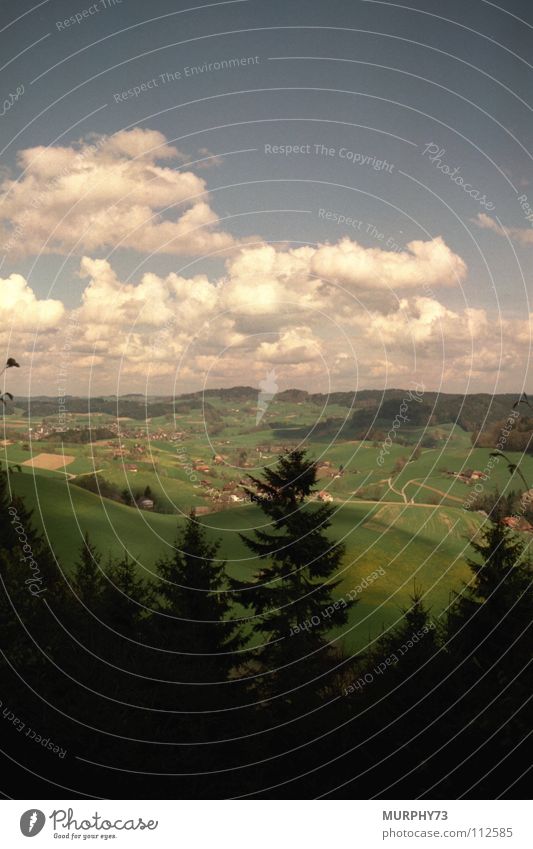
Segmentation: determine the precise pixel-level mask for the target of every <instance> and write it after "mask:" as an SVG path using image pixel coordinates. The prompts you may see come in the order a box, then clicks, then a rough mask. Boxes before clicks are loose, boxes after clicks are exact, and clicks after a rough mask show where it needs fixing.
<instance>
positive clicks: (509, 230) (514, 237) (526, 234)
mask: <svg viewBox="0 0 533 849" xmlns="http://www.w3.org/2000/svg"><path fill="white" fill-rule="evenodd" d="M472 220H473V222H474V223H475V224H477V226H478V227H481V229H482V230H491V231H492V232H493V233H497V234H498V236H507V237H509V239H511V241H512V242H518V243H519V244H521V245H533V228H531V227H502V226H501V225H500V224H498V222H497V221H495V220H494V218H491V217H490V216H489V215H485V213H484V212H480V213H478V215H477V216H476V218H474V219H472Z"/></svg>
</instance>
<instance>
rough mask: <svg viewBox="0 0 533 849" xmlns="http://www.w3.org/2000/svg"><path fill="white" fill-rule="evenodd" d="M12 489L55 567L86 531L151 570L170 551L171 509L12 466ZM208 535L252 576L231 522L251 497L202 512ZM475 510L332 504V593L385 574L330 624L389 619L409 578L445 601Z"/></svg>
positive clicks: (354, 631)
mask: <svg viewBox="0 0 533 849" xmlns="http://www.w3.org/2000/svg"><path fill="white" fill-rule="evenodd" d="M11 480H12V485H13V488H14V490H15V491H16V492H17V494H19V495H21V496H23V497H24V498H25V499H26V501H27V502H28V504H30V505H32V506H33V508H34V520H35V522H36V524H37V525H38V526H40V527H42V528H43V530H44V531H45V533H46V535H47V538H48V540H49V542H50V544H51V546H52V548H53V550H54V552H55V553H56V555H57V557H58V559H59V561H60V563H61V565H62V567H63V568H64V569H65V570H66V571H67V572H68V571H70V569H71V568H72V565H73V562H75V555H73V552H76V551H77V550H78V549H79V547H80V545H81V543H82V539H83V534H84V533H85V531H88V532H89V534H90V536H91V539H92V540H93V541H94V542H95V543H96V544H97V546H98V548H99V550H100V551H101V552H103V553H105V554H106V555H107V554H111V555H113V556H118V555H120V554H122V553H123V551H124V550H126V551H127V552H128V553H129V555H130V556H131V557H133V558H134V559H135V560H136V562H137V564H138V568H139V569H140V570H143V572H144V573H145V574H146V575H148V576H149V575H151V574H153V569H154V564H155V561H156V560H157V557H158V556H159V555H163V554H165V553H168V552H169V551H170V546H171V544H172V542H173V540H174V538H175V536H176V532H177V528H178V525H179V523H180V521H181V520H180V519H179V518H178V517H174V516H164V515H159V514H156V513H148V512H143V511H139V510H137V509H136V508H129V507H126V506H124V505H121V504H117V503H115V502H113V501H109V500H108V499H100V498H99V497H98V495H95V494H93V493H90V492H85V491H84V490H81V489H80V488H79V487H75V486H72V484H69V483H68V482H67V481H65V480H58V479H52V478H51V477H49V476H44V475H35V476H33V475H31V474H27V473H26V472H24V473H23V474H22V475H21V474H19V473H18V472H14V473H12V475H11ZM201 521H202V522H203V523H204V525H205V526H206V528H208V531H209V533H210V535H212V537H213V538H216V539H220V540H221V542H222V545H221V557H223V558H224V559H225V560H227V563H228V572H229V573H230V574H231V575H233V576H235V577H239V578H241V579H242V580H246V581H250V582H251V583H252V582H253V576H254V573H255V571H256V569H257V562H256V561H255V560H254V559H253V558H250V555H249V552H248V550H247V548H246V547H245V545H244V544H243V542H242V541H241V539H240V537H239V535H238V531H243V532H244V533H246V531H247V530H249V529H251V528H253V527H255V526H257V525H259V524H262V523H263V517H262V514H261V513H260V512H259V511H258V510H257V508H255V507H252V506H251V505H248V506H243V507H239V508H237V509H234V510H228V511H221V512H219V513H214V514H212V515H209V516H205V517H202V519H201ZM480 523H481V519H480V517H478V516H477V515H475V514H471V513H469V514H467V513H465V512H464V511H462V510H460V509H457V508H454V507H450V508H448V507H446V508H442V507H441V508H431V507H421V506H417V505H405V504H360V503H349V504H345V505H343V504H339V505H338V507H337V509H336V512H335V517H334V521H333V525H332V528H331V537H332V539H335V540H343V541H344V543H345V546H346V556H345V558H344V562H343V567H342V571H341V573H340V575H339V576H338V577H339V578H340V579H341V584H340V586H339V587H338V588H337V590H336V593H337V595H338V596H343V595H345V594H347V593H349V592H350V591H351V590H353V589H354V588H355V587H357V586H358V585H359V584H360V583H361V581H362V580H363V579H364V578H367V577H368V576H369V575H370V574H371V573H372V572H373V571H374V570H376V569H377V568H378V567H381V568H382V569H383V570H384V573H385V574H384V575H383V576H381V577H380V578H379V580H376V581H374V582H373V583H371V584H370V586H369V587H368V588H367V589H366V590H364V591H363V593H362V594H361V600H360V601H359V603H358V604H357V605H356V607H355V609H354V610H353V613H352V615H351V619H350V623H349V625H348V626H347V628H346V629H344V630H345V632H346V633H343V634H336V635H335V637H338V638H339V639H341V640H342V642H343V643H344V644H345V647H346V648H347V649H350V650H354V649H355V648H357V647H359V646H361V645H362V644H363V643H364V642H365V641H366V639H367V638H368V635H372V636H376V634H378V633H379V632H380V631H381V629H382V628H383V627H387V626H388V625H391V624H392V623H393V622H395V621H396V619H397V618H398V617H399V615H400V611H401V609H402V607H404V606H405V605H406V604H407V603H408V600H409V595H410V593H411V592H412V591H413V587H414V583H415V582H416V584H417V586H419V587H421V589H422V591H423V592H424V593H425V594H426V596H427V603H428V605H429V607H430V608H431V609H432V612H434V613H438V612H439V611H441V610H442V609H443V608H444V607H445V605H446V604H447V603H448V599H449V594H450V591H451V590H452V589H453V588H460V586H461V581H462V580H464V579H466V578H467V577H468V570H467V568H466V566H465V563H464V553H465V549H467V547H468V539H469V538H470V537H471V536H472V534H473V533H475V532H476V530H477V529H478V528H479V526H480Z"/></svg>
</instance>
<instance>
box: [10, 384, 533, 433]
mask: <svg viewBox="0 0 533 849" xmlns="http://www.w3.org/2000/svg"><path fill="white" fill-rule="evenodd" d="M258 393H259V390H258V389H255V388H254V387H251V386H234V387H231V388H228V389H224V388H221V389H207V390H205V391H201V392H193V393H186V394H183V395H178V396H176V397H175V398H173V397H171V396H144V395H135V394H131V395H121V396H118V397H117V396H98V397H94V398H78V397H76V396H68V397H67V399H66V402H65V403H66V406H67V408H68V410H69V411H70V412H78V413H90V412H92V413H108V414H110V415H118V416H127V417H129V418H132V419H137V420H144V419H146V418H154V417H157V416H164V415H168V414H170V415H172V414H173V413H175V412H177V413H179V412H185V411H188V410H191V409H202V410H204V411H205V410H206V407H207V409H209V407H210V404H211V403H212V402H216V401H218V402H222V403H233V404H246V403H251V404H254V403H256V402H257V398H258ZM518 397H519V393H518V392H517V393H514V394H513V393H510V394H505V395H490V394H488V393H476V394H472V395H459V394H451V393H437V392H424V393H423V394H422V393H421V394H420V396H414V398H413V395H411V396H410V392H409V389H387V390H381V389H363V390H361V391H358V392H332V393H331V394H329V395H327V394H324V393H309V392H306V391H304V390H302V389H286V390H283V391H282V392H279V393H278V394H277V395H276V396H275V399H276V401H279V402H283V403H284V404H298V405H301V404H312V405H314V406H317V407H320V408H321V409H323V410H324V413H323V415H324V416H325V417H327V416H328V406H330V405H335V406H337V407H338V406H341V407H346V408H348V410H347V411H349V410H350V408H351V409H352V410H353V413H350V416H349V420H350V422H351V426H352V427H353V428H354V429H361V428H367V427H376V426H379V425H381V424H386V423H390V421H391V420H392V419H394V417H395V415H396V414H397V412H398V409H399V405H400V404H401V403H402V401H403V400H404V399H405V400H406V401H407V403H408V406H409V420H410V423H411V424H419V425H426V424H427V423H430V424H441V423H444V422H457V424H458V425H460V427H462V428H463V429H464V430H468V431H473V430H477V429H479V428H480V427H482V428H483V429H486V428H487V426H488V425H490V424H494V423H495V422H500V421H502V420H504V419H506V418H507V416H508V415H509V413H510V412H511V410H512V408H513V404H514V403H515V402H516V400H517V399H518ZM417 398H418V400H417ZM57 404H58V401H57V398H55V397H47V396H38V397H34V398H30V399H28V398H22V397H18V398H15V402H14V406H15V407H16V408H17V412H18V414H22V415H23V416H28V415H29V416H31V417H32V418H35V417H37V416H39V417H44V416H48V415H54V414H56V413H57ZM20 411H22V413H20ZM211 412H212V413H214V410H213V409H211ZM522 412H523V411H522Z"/></svg>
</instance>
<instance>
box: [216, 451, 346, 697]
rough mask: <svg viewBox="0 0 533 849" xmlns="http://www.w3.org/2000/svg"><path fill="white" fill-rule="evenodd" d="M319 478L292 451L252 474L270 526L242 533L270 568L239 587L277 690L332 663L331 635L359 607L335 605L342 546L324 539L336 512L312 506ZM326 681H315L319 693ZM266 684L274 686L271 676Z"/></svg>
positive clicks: (255, 498) (302, 455)
mask: <svg viewBox="0 0 533 849" xmlns="http://www.w3.org/2000/svg"><path fill="white" fill-rule="evenodd" d="M316 477H317V470H316V465H315V463H314V462H313V461H312V460H309V459H307V457H306V452H305V451H302V450H294V451H291V452H290V453H289V454H288V455H286V456H282V457H280V458H279V461H278V463H277V465H276V467H275V468H266V469H265V470H264V473H263V477H262V478H261V479H259V478H255V477H252V476H250V482H251V485H250V487H249V488H248V489H247V492H248V495H249V497H250V499H251V500H252V502H254V503H255V504H257V505H258V506H259V507H260V509H261V511H262V512H263V513H264V514H265V516H266V517H267V518H268V519H269V520H270V527H269V529H268V530H264V529H262V528H257V529H256V530H255V531H254V535H253V537H249V536H246V535H242V534H241V538H242V540H243V542H244V543H245V545H246V546H247V547H248V548H249V549H250V551H251V552H252V553H253V554H254V555H256V556H257V557H258V558H260V560H261V561H262V562H263V564H264V565H262V568H261V569H260V571H259V573H258V574H257V576H256V583H254V585H253V589H250V587H249V585H246V584H244V583H242V582H238V581H234V582H233V586H234V587H235V588H237V589H240V590H242V591H243V592H242V593H241V595H240V602H241V603H242V604H244V605H245V606H247V607H250V608H252V609H253V610H254V612H255V620H254V625H253V629H254V632H255V635H256V640H257V642H258V643H259V644H260V645H261V648H259V649H258V650H257V653H256V654H257V657H258V659H259V661H260V663H261V664H262V666H263V668H264V669H265V671H266V672H269V673H275V680H276V684H275V687H276V689H277V690H278V692H279V691H280V689H281V690H286V691H287V690H292V689H294V688H295V687H297V686H298V685H299V684H302V683H304V682H306V681H311V680H313V679H314V678H315V677H317V676H320V675H322V674H323V673H324V672H325V671H326V670H327V669H328V668H329V666H331V664H332V656H331V655H332V652H331V651H330V650H329V649H328V633H329V632H330V631H331V630H332V629H333V628H335V627H338V626H341V625H343V624H344V623H346V621H347V613H348V609H349V607H350V606H351V604H352V603H353V602H349V601H346V600H344V599H341V600H339V602H337V603H335V601H334V590H335V588H336V587H337V586H338V585H339V583H340V581H339V580H336V579H335V576H336V575H337V573H338V571H339V568H340V565H341V561H342V557H343V555H344V546H343V545H342V544H338V543H335V542H333V541H332V540H331V539H329V537H328V536H327V535H326V531H327V529H328V528H329V527H330V525H331V517H332V515H333V513H334V508H333V507H332V506H330V505H328V504H316V503H313V504H310V503H308V498H309V496H310V495H311V494H312V493H313V488H314V486H315V483H316ZM245 589H246V591H244V590H245ZM324 683H325V682H324V681H318V682H317V683H315V684H314V690H315V692H317V691H318V690H319V689H320V687H321V686H323V685H324ZM265 684H267V689H268V682H267V679H266V678H265ZM293 698H296V697H290V696H289V697H288V700H289V701H291V700H293ZM310 698H311V700H312V696H311V697H310Z"/></svg>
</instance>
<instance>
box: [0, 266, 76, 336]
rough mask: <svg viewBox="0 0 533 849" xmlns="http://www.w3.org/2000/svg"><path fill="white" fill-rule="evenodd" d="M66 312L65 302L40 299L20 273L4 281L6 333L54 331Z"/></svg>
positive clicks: (0, 282)
mask: <svg viewBox="0 0 533 849" xmlns="http://www.w3.org/2000/svg"><path fill="white" fill-rule="evenodd" d="M64 313H65V308H64V306H63V304H62V302H61V301H55V300H51V299H44V300H40V299H39V298H37V297H36V295H35V292H34V291H33V289H32V288H31V287H30V286H29V285H28V282H27V280H26V279H25V278H24V277H22V275H20V274H11V275H10V276H9V277H7V278H4V279H3V278H0V325H1V328H2V330H3V331H4V332H6V331H9V332H12V331H13V330H14V331H15V332H20V331H24V332H35V331H43V330H51V329H53V328H55V327H57V326H58V325H59V323H60V322H61V320H62V318H63V316H64Z"/></svg>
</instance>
